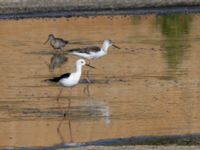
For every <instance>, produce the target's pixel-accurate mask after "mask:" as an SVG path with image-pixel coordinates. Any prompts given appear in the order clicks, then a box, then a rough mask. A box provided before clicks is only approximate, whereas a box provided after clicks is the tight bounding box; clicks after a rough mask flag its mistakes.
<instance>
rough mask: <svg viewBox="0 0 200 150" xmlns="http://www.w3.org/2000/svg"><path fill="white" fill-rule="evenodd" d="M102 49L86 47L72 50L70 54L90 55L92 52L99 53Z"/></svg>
mask: <svg viewBox="0 0 200 150" xmlns="http://www.w3.org/2000/svg"><path fill="white" fill-rule="evenodd" d="M100 50H101V48H100V47H97V46H91V47H85V48H75V49H70V50H69V52H78V53H87V54H90V52H98V51H100Z"/></svg>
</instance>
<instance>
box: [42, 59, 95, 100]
mask: <svg viewBox="0 0 200 150" xmlns="http://www.w3.org/2000/svg"><path fill="white" fill-rule="evenodd" d="M84 65H86V66H88V67H91V68H95V67H93V66H91V65H89V64H86V62H85V60H84V59H79V60H77V61H76V71H75V72H73V73H65V74H63V75H61V76H59V77H54V78H52V79H47V80H45V81H51V82H55V83H58V84H60V85H61V86H63V87H71V88H72V87H74V86H75V85H77V84H78V82H79V80H80V77H81V74H82V66H84ZM62 90H63V89H61V90H60V92H59V94H58V97H57V101H58V100H59V98H60V95H61V93H62Z"/></svg>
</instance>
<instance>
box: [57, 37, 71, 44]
mask: <svg viewBox="0 0 200 150" xmlns="http://www.w3.org/2000/svg"><path fill="white" fill-rule="evenodd" d="M56 40H58V41H62V42H64V43H65V44H68V43H69V41H66V40H63V39H61V38H56Z"/></svg>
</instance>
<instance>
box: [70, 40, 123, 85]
mask: <svg viewBox="0 0 200 150" xmlns="http://www.w3.org/2000/svg"><path fill="white" fill-rule="evenodd" d="M110 46H113V47H115V48H117V49H120V47H118V46H116V45H115V44H113V42H112V41H111V40H104V42H103V45H102V47H98V46H89V47H84V48H75V49H70V50H69V51H68V52H69V54H72V55H76V56H80V57H82V58H86V59H89V60H90V59H97V58H100V57H102V56H104V55H106V54H107V53H108V48H109V47H110ZM89 64H90V62H89ZM87 78H88V79H87V80H88V82H90V80H89V71H87Z"/></svg>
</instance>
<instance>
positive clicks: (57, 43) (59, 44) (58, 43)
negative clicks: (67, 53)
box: [44, 34, 69, 51]
mask: <svg viewBox="0 0 200 150" xmlns="http://www.w3.org/2000/svg"><path fill="white" fill-rule="evenodd" d="M48 41H49V42H50V45H51V46H52V47H53V48H54V49H57V50H62V51H63V50H64V47H65V46H66V44H68V43H69V41H66V40H63V39H61V38H57V37H55V36H54V35H53V34H49V36H48V39H47V40H46V41H45V42H44V44H46V43H47V42H48Z"/></svg>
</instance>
